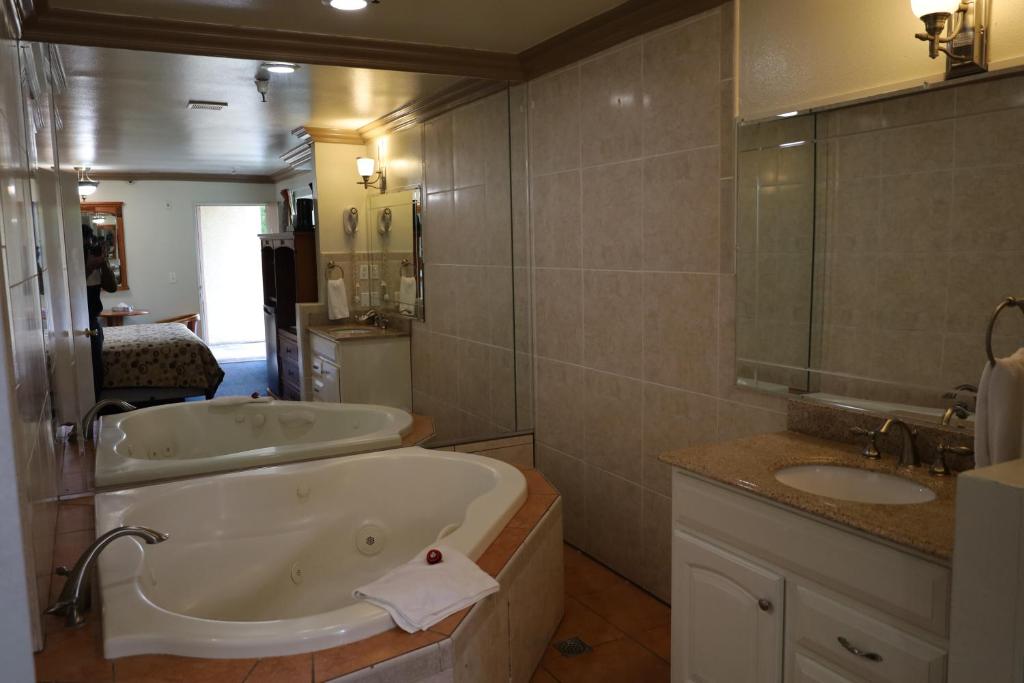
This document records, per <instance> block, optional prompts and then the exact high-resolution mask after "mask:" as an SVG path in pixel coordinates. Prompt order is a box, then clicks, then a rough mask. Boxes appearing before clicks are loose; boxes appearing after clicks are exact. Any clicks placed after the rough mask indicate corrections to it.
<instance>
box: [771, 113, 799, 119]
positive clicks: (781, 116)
mask: <svg viewBox="0 0 1024 683" xmlns="http://www.w3.org/2000/svg"><path fill="white" fill-rule="evenodd" d="M799 113H800V112H798V111H784V112H782V113H781V114H776V116H777V117H779V118H780V119H788V118H791V117H793V116H796V115H797V114H799Z"/></svg>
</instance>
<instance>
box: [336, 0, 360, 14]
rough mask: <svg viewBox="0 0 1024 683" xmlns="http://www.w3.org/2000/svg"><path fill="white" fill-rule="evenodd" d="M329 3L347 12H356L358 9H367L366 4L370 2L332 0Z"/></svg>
mask: <svg viewBox="0 0 1024 683" xmlns="http://www.w3.org/2000/svg"><path fill="white" fill-rule="evenodd" d="M327 4H328V5H329V6H331V7H333V8H334V9H340V10H343V11H345V12H354V11H356V10H360V9H366V5H367V4H369V3H367V1H366V0H330V1H329V2H328V3H327Z"/></svg>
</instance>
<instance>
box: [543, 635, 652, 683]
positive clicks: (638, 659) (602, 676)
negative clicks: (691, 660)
mask: <svg viewBox="0 0 1024 683" xmlns="http://www.w3.org/2000/svg"><path fill="white" fill-rule="evenodd" d="M543 666H544V669H545V670H546V671H547V672H548V673H550V674H551V675H553V676H554V677H555V678H556V679H557V680H558V681H559V683H577V682H579V683H660V682H661V681H665V682H667V681H668V680H669V665H668V662H666V661H664V660H663V659H661V658H659V657H657V656H656V655H655V654H654V653H652V652H651V651H650V650H648V649H646V648H644V647H642V646H641V645H640V644H638V643H637V642H635V641H633V640H630V639H629V638H622V639H620V640H613V641H611V642H608V643H604V644H603V645H598V646H597V647H595V648H594V650H593V651H592V652H588V653H587V654H585V655H579V656H577V657H563V656H562V655H560V654H559V653H558V651H557V650H555V649H554V648H553V647H549V648H548V650H547V652H545V653H544V659H543Z"/></svg>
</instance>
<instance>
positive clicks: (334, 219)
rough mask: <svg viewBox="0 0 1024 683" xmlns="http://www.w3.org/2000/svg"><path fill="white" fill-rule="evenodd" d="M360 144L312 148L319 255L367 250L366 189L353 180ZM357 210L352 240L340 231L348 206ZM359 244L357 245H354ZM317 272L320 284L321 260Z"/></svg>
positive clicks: (324, 144) (363, 150)
mask: <svg viewBox="0 0 1024 683" xmlns="http://www.w3.org/2000/svg"><path fill="white" fill-rule="evenodd" d="M365 154H366V148H365V147H363V146H361V145H341V144H334V143H327V142H317V143H314V145H313V162H314V168H315V169H316V205H317V209H318V210H319V215H318V216H317V221H318V223H319V224H318V225H317V244H318V246H319V249H320V253H321V254H330V253H337V252H341V253H346V254H350V253H353V251H354V250H356V249H358V250H360V251H365V250H366V246H365V244H366V241H365V234H366V232H365V231H366V229H367V227H366V226H367V222H366V190H364V189H363V187H362V186H361V185H357V184H356V181H358V180H359V176H358V175H357V174H356V157H360V156H364V155H365ZM353 206H354V207H356V208H357V209H359V230H358V232H357V233H356V235H355V239H353V238H352V237H350V236H348V235H346V234H345V232H344V230H342V220H343V216H344V215H345V212H347V211H348V210H349V208H350V207H353ZM357 245H358V246H357ZM320 261H321V263H320V266H319V269H318V271H317V272H318V274H319V278H318V279H317V282H323V279H324V275H323V263H322V262H323V259H322V258H321V259H320Z"/></svg>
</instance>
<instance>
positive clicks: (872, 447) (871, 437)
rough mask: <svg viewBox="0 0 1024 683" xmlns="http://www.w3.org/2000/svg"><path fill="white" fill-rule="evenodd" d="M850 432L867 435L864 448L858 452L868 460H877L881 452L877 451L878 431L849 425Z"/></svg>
mask: <svg viewBox="0 0 1024 683" xmlns="http://www.w3.org/2000/svg"><path fill="white" fill-rule="evenodd" d="M850 433H851V434H854V435H856V436H864V437H867V438H866V439H865V441H864V448H863V449H861V452H860V454H861V455H862V456H864V457H865V458H868V459H870V460H878V459H879V458H881V457H882V454H881V453H880V452H879V451H878V431H876V430H874V429H865V428H864V427H850Z"/></svg>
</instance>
